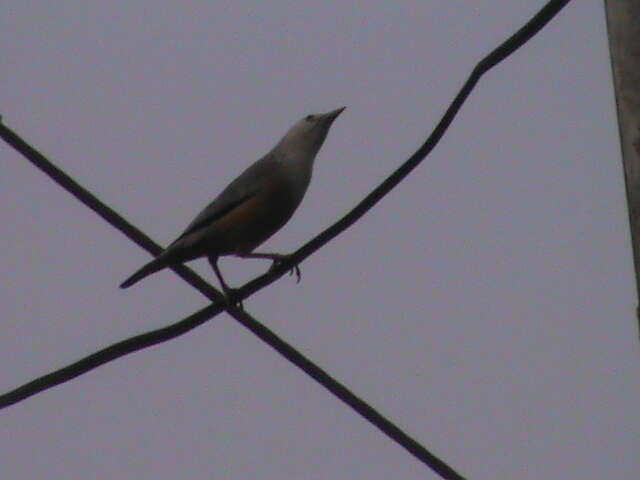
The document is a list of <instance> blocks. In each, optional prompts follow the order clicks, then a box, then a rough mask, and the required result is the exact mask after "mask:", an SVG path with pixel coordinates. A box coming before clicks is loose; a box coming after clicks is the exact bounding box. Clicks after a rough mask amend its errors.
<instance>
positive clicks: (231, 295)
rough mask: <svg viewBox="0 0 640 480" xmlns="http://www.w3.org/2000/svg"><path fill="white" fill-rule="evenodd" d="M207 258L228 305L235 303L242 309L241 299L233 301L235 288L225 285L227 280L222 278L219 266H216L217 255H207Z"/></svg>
mask: <svg viewBox="0 0 640 480" xmlns="http://www.w3.org/2000/svg"><path fill="white" fill-rule="evenodd" d="M207 259H208V260H209V264H210V265H211V268H213V272H214V273H215V274H216V277H218V281H219V282H220V286H221V287H222V291H223V292H224V294H225V296H226V297H227V303H228V304H230V305H235V304H237V305H238V306H239V307H240V308H241V309H243V310H244V307H243V306H242V301H239V302H235V301H234V295H235V290H234V289H233V288H231V287H229V285H227V282H225V281H224V278H222V272H221V271H220V267H218V257H216V256H214V255H209V256H208V257H207Z"/></svg>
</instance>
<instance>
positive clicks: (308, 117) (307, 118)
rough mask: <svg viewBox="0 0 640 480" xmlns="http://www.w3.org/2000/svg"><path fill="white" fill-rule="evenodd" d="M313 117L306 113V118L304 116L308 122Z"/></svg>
mask: <svg viewBox="0 0 640 480" xmlns="http://www.w3.org/2000/svg"><path fill="white" fill-rule="evenodd" d="M313 119H314V116H313V115H307V116H306V118H305V120H306V121H308V122H310V121H311V120H313Z"/></svg>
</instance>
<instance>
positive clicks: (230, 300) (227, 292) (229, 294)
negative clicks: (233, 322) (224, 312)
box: [223, 287, 244, 310]
mask: <svg viewBox="0 0 640 480" xmlns="http://www.w3.org/2000/svg"><path fill="white" fill-rule="evenodd" d="M223 291H224V298H225V301H226V303H227V305H228V306H230V307H238V308H239V309H240V310H244V305H243V304H242V300H238V299H237V294H238V290H236V289H235V288H229V287H224V288H223Z"/></svg>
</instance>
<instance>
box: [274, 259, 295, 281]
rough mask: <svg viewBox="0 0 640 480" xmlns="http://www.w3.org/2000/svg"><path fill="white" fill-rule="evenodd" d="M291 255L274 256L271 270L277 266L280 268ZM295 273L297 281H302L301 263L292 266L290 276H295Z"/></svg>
mask: <svg viewBox="0 0 640 480" xmlns="http://www.w3.org/2000/svg"><path fill="white" fill-rule="evenodd" d="M289 257H290V256H289V255H280V256H278V257H274V258H273V263H272V264H271V268H270V269H269V270H274V269H276V268H278V267H279V266H280V265H282V263H283V262H284V261H286V260H288V259H289ZM294 274H295V276H296V283H300V279H301V278H302V273H301V272H300V266H299V265H294V266H293V267H291V269H290V270H289V276H290V277H291V276H293V275H294Z"/></svg>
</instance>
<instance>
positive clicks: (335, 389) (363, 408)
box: [0, 124, 463, 480]
mask: <svg viewBox="0 0 640 480" xmlns="http://www.w3.org/2000/svg"><path fill="white" fill-rule="evenodd" d="M0 136H2V138H4V139H5V140H6V141H7V143H9V144H10V145H11V146H12V147H14V148H15V149H16V150H17V151H18V152H20V153H22V154H23V156H25V158H27V160H29V161H30V162H31V163H32V164H34V165H35V166H36V167H38V168H40V169H41V170H43V171H44V172H45V173H46V174H47V175H48V176H49V177H50V178H52V179H53V180H54V181H55V182H56V183H58V185H60V186H61V187H62V188H64V189H65V190H67V191H69V192H70V193H71V194H72V195H74V196H75V197H76V198H77V199H78V200H80V201H81V202H82V203H83V204H85V205H87V206H89V208H91V209H92V210H94V211H95V212H97V213H98V215H100V216H101V217H102V218H103V219H104V220H106V221H107V222H108V223H109V224H111V225H113V226H114V227H115V228H117V229H118V230H120V231H121V232H123V233H124V234H125V235H126V236H127V237H129V238H130V239H131V240H133V241H134V242H135V243H137V244H138V245H140V246H141V247H142V248H144V249H145V250H147V251H149V252H150V253H152V254H157V253H158V252H160V251H161V250H162V249H161V248H160V247H159V246H158V245H157V244H156V243H155V242H153V240H151V239H150V238H149V237H148V236H146V235H145V234H144V233H143V232H141V231H140V230H138V229H137V228H136V227H135V226H133V225H132V224H130V223H129V222H128V221H127V220H126V219H125V218H124V217H122V216H121V215H119V214H118V213H117V212H115V211H114V210H113V209H111V208H110V207H108V206H107V205H105V204H104V203H102V202H101V201H100V200H99V199H98V198H97V197H96V196H95V195H93V194H92V193H91V192H89V191H88V190H86V189H85V188H84V187H82V186H81V185H79V184H78V183H77V182H75V180H73V179H72V178H71V177H69V175H67V174H66V173H65V172H63V171H62V170H61V169H59V168H58V167H56V166H55V165H53V164H52V163H51V162H50V161H49V160H48V159H47V158H46V157H44V156H43V155H42V154H41V153H40V152H38V151H37V150H35V149H34V148H33V147H31V146H30V145H28V144H27V143H26V142H25V141H24V140H23V139H22V138H20V137H19V136H18V135H17V134H16V133H15V132H13V131H12V130H10V129H9V128H8V127H6V126H5V125H3V124H0ZM174 271H176V273H178V274H179V275H180V276H181V277H182V278H184V279H185V280H186V281H187V282H188V283H189V284H191V285H193V286H194V287H195V288H197V289H198V290H199V291H200V292H202V293H203V294H204V295H205V296H206V297H208V298H209V299H210V300H212V301H214V302H216V303H214V304H212V305H209V306H208V307H205V308H203V309H202V310H200V311H198V312H196V313H194V314H192V315H190V316H189V317H187V318H185V319H183V320H181V321H180V322H178V323H175V324H172V325H169V326H167V327H164V328H159V329H157V330H153V331H150V332H147V333H143V334H141V335H137V336H135V337H131V338H128V339H126V340H123V341H121V342H118V343H115V344H113V345H110V346H109V347H106V348H104V349H102V350H100V351H98V352H95V353H93V354H91V355H88V356H87V357H85V358H82V359H80V360H78V361H77V362H74V363H72V364H70V365H67V366H66V367H63V368H61V369H59V370H56V371H54V372H51V373H49V374H47V375H44V376H42V377H39V378H36V379H35V380H33V381H31V382H28V383H26V384H24V385H22V386H20V387H18V388H16V389H14V390H12V391H10V392H7V393H6V394H4V395H0V408H3V407H7V406H9V405H13V404H15V403H17V402H19V401H21V400H24V399H26V398H28V397H30V396H33V395H35V394H36V393H38V392H41V391H43V390H46V389H49V388H52V387H54V386H56V385H59V384H61V383H63V382H66V381H69V380H71V379H73V378H76V377H77V376H79V375H82V374H83V373H86V372H88V371H90V370H93V369H95V368H97V367H99V366H100V365H103V364H105V363H107V362H110V361H112V360H115V359H116V358H119V357H122V356H124V355H127V354H129V353H133V352H135V351H138V350H141V349H143V348H147V347H150V346H153V345H156V344H158V343H162V342H166V341H168V340H171V339H172V338H175V337H177V336H179V335H182V334H184V333H187V332H188V331H190V330H193V329H194V328H196V327H198V326H200V325H202V324H203V323H205V322H206V321H207V320H209V319H210V318H212V317H213V316H215V315H217V314H218V313H220V312H221V311H223V309H224V308H226V309H227V311H228V312H229V313H230V314H231V315H232V316H233V317H234V318H235V319H236V320H237V321H239V322H240V323H241V324H242V325H243V326H245V327H246V328H248V329H249V330H250V331H251V332H253V333H254V334H255V335H256V336H258V337H259V338H260V339H262V340H263V341H265V342H266V343H268V344H269V345H270V346H271V347H273V348H274V349H275V350H276V351H278V352H279V353H280V354H282V355H283V356H284V357H285V358H287V359H288V360H289V361H290V362H292V363H293V364H295V365H297V366H298V367H300V368H301V369H302V370H303V371H304V372H305V373H307V375H309V376H310V377H311V378H313V379H315V380H316V381H318V382H319V383H320V384H321V385H322V386H324V387H325V388H326V389H327V390H329V391H330V392H332V393H333V394H334V395H335V396H337V397H338V398H340V399H341V400H342V401H343V402H345V403H346V404H347V405H349V406H350V407H351V408H353V409H354V410H355V411H356V412H358V413H359V414H360V415H362V416H363V417H364V418H365V419H367V420H368V421H369V422H371V423H373V424H374V425H375V426H377V427H378V428H379V429H380V430H382V432H384V433H385V434H386V435H387V436H389V437H390V438H391V439H392V440H394V441H396V442H397V443H399V444H400V445H402V446H403V447H404V448H405V449H406V450H408V451H409V452H410V453H411V454H412V455H414V456H415V457H416V458H418V459H419V460H420V461H422V462H423V463H425V464H426V465H427V466H429V467H430V468H432V469H433V470H434V471H436V472H437V473H439V474H440V475H441V476H442V478H445V479H456V480H457V479H463V477H462V476H460V475H459V474H458V473H457V472H455V471H454V470H453V469H452V468H451V467H449V466H448V465H447V464H446V463H444V462H443V461H442V460H440V459H439V458H438V457H436V456H435V455H433V454H432V453H431V452H429V451H428V450H427V449H426V448H424V447H423V446H422V445H420V444H419V443H418V442H417V441H416V440H414V439H413V438H411V437H410V436H409V435H407V434H406V433H404V432H403V431H402V430H401V429H400V428H398V427H397V426H395V425H394V424H393V423H392V422H391V421H389V420H388V419H387V418H385V417H384V416H383V415H381V414H380V413H379V412H378V411H377V410H375V409H374V408H373V407H371V406H370V405H368V404H367V403H366V402H365V401H364V400H362V399H360V398H359V397H357V396H356V395H355V394H354V393H353V392H351V391H350V390H349V389H348V388H347V387H345V386H344V385H342V384H341V383H340V382H338V381H337V380H335V379H334V378H333V377H331V376H330V375H329V374H328V373H327V372H325V371H324V370H323V369H321V368H320V367H318V366H317V365H315V364H314V363H313V362H312V361H311V360H309V359H308V358H307V357H305V356H304V355H302V354H301V353H300V352H298V351H297V350H296V349H295V348H294V347H292V346H291V345H290V344H288V343H287V342H285V341H284V340H282V339H281V338H280V337H278V336H277V335H276V334H275V333H274V332H273V331H271V330H270V329H269V328H267V327H266V326H264V325H262V324H261V323H260V322H258V321H257V320H256V319H255V318H253V317H252V316H251V315H249V314H248V313H247V312H246V311H244V310H241V309H239V308H237V307H231V306H227V305H226V304H225V302H224V296H223V295H222V294H221V293H220V292H219V291H218V290H216V289H215V288H213V287H212V286H211V285H209V284H208V283H207V282H205V281H204V280H203V279H202V278H201V277H200V276H198V275H197V274H195V273H194V272H193V271H192V270H190V269H189V268H187V267H185V266H179V267H176V268H174ZM283 274H284V272H280V274H276V275H275V277H274V280H273V281H275V279H277V278H279V277H280V276H282V275H283ZM246 296H248V295H245V296H244V297H243V298H245V297H246Z"/></svg>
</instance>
